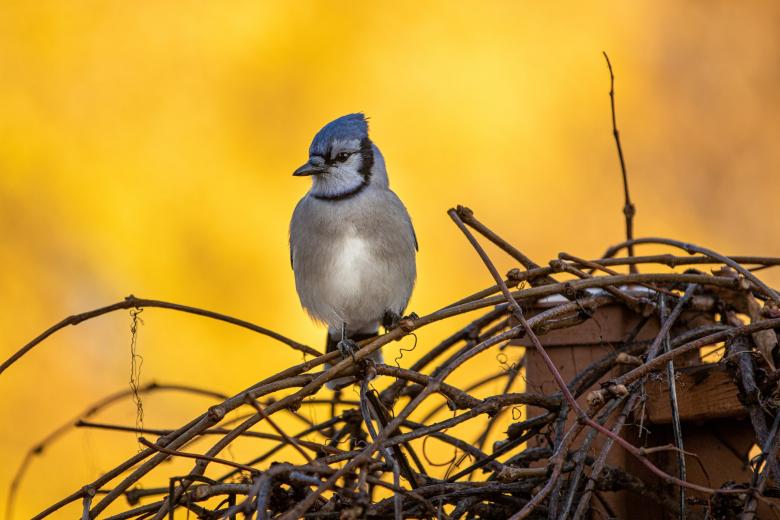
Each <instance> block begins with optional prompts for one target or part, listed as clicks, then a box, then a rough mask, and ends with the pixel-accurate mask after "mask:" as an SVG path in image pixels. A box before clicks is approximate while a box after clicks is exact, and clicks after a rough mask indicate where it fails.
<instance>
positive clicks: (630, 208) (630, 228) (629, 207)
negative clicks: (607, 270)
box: [603, 51, 637, 273]
mask: <svg viewBox="0 0 780 520" xmlns="http://www.w3.org/2000/svg"><path fill="white" fill-rule="evenodd" d="M603 54H604V59H605V60H607V68H608V69H609V105H610V108H611V110H612V135H613V136H614V138H615V146H616V147H617V152H618V158H619V159H620V173H621V174H622V175H623V196H624V198H625V204H624V205H623V215H625V217H626V241H631V240H633V239H634V216H635V215H636V206H634V203H633V202H631V192H630V191H629V190H628V172H627V171H626V160H625V158H624V157H623V146H622V145H621V144H620V132H618V128H617V117H616V116H615V75H614V74H613V72H612V63H611V62H610V61H609V56H608V55H607V53H606V51H605V52H603ZM628 256H634V246H633V245H629V246H628ZM629 269H630V272H631V273H636V272H637V269H636V264H631V265H630V266H629Z"/></svg>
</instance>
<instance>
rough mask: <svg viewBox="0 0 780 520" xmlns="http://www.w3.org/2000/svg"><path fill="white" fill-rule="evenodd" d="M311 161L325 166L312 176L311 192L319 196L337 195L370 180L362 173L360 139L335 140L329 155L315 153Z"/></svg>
mask: <svg viewBox="0 0 780 520" xmlns="http://www.w3.org/2000/svg"><path fill="white" fill-rule="evenodd" d="M309 162H310V163H312V164H316V165H318V166H322V167H324V171H323V172H322V173H320V174H318V175H314V176H313V177H312V182H313V184H312V188H311V192H312V193H313V194H314V195H317V196H323V197H336V196H339V195H342V194H345V193H349V192H351V191H352V190H355V189H357V188H359V187H360V186H361V185H362V184H365V183H367V182H368V179H367V178H366V177H365V176H364V175H363V174H362V173H361V168H362V166H363V158H362V156H361V154H360V141H359V140H357V139H354V140H350V141H334V142H333V144H332V145H331V147H330V150H329V153H328V156H327V157H322V156H318V155H313V156H311V157H310V159H309Z"/></svg>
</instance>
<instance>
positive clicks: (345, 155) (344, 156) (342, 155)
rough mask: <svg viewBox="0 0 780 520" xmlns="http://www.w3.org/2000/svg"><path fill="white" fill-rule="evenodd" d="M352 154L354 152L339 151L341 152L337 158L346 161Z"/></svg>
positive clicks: (339, 160)
mask: <svg viewBox="0 0 780 520" xmlns="http://www.w3.org/2000/svg"><path fill="white" fill-rule="evenodd" d="M350 155H352V154H351V153H349V152H339V153H337V154H336V160H337V161H338V162H344V161H346V160H347V159H349V156H350Z"/></svg>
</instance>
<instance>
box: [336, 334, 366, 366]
mask: <svg viewBox="0 0 780 520" xmlns="http://www.w3.org/2000/svg"><path fill="white" fill-rule="evenodd" d="M336 348H337V349H339V352H341V357H343V358H346V357H347V356H351V357H352V361H353V362H354V361H355V352H357V351H358V348H360V347H358V344H357V343H355V342H354V341H352V340H351V339H349V338H344V339H342V340H341V341H339V342H338V343H337V344H336Z"/></svg>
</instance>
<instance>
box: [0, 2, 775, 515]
mask: <svg viewBox="0 0 780 520" xmlns="http://www.w3.org/2000/svg"><path fill="white" fill-rule="evenodd" d="M602 50H606V51H607V52H609V54H610V56H611V58H612V61H613V65H614V67H615V73H616V76H617V103H618V120H619V126H620V129H621V132H622V136H623V144H624V150H625V152H626V155H627V163H628V168H629V174H630V184H631V190H632V194H633V198H634V199H635V203H636V205H637V207H638V215H637V221H636V222H637V224H636V233H637V235H638V236H648V235H661V236H670V237H674V238H679V239H683V240H687V241H690V242H694V243H697V244H701V245H705V246H708V247H711V248H714V249H717V250H719V251H721V252H724V253H727V254H755V255H774V256H780V226H778V210H777V204H778V200H779V199H780V175H778V173H777V170H778V166H780V147H779V146H778V143H779V142H780V89H779V88H778V81H779V80H780V72H779V70H778V68H779V67H780V4H778V3H777V2H772V1H765V2H741V3H737V2H727V1H715V2H688V3H680V2H673V1H662V2H658V1H638V2H588V3H580V2H571V3H558V2H556V3H554V5H544V6H542V5H539V4H538V3H533V4H532V3H530V2H529V3H526V2H479V3H471V2H386V3H378V2H377V3H373V2H286V1H267V2H257V1H238V0H237V1H233V2H229V3H225V2H195V1H155V2H105V1H83V0H70V1H67V2H55V1H41V2H3V4H2V6H0V71H2V73H1V74H0V239H1V241H0V295H2V297H0V354H2V357H3V358H5V357H7V356H9V355H10V354H11V353H12V352H14V351H15V350H16V349H17V348H19V347H20V346H21V345H23V344H24V343H25V342H26V341H28V340H29V339H31V338H32V337H34V336H35V335H37V334H38V333H39V332H40V331H42V330H43V329H45V328H47V327H48V326H50V325H51V324H53V323H54V322H56V321H58V320H60V319H61V318H63V317H64V316H66V315H69V314H73V313H76V312H81V311H85V310H88V309H91V308H95V307H98V306H102V305H104V304H108V303H111V302H114V301H117V300H120V299H122V298H123V297H124V296H126V295H128V294H130V293H133V294H135V295H138V296H143V297H150V298H159V299H165V300H169V301H174V302H179V303H184V304H189V305H195V306H200V307H205V308H208V309H213V310H218V311H221V312H224V313H227V314H231V315H234V316H237V317H241V318H245V319H248V320H250V321H254V322H256V323H259V324H261V325H264V326H267V327H270V328H272V329H275V330H278V331H281V332H283V333H285V334H287V335H289V336H292V337H294V338H296V339H298V340H299V341H302V342H305V343H307V344H310V345H313V346H315V347H317V348H320V347H321V345H322V343H323V336H324V332H323V330H322V329H321V328H319V327H318V326H316V325H315V324H313V323H311V322H310V321H309V320H308V318H307V317H306V316H305V314H304V312H303V311H301V309H300V307H299V303H298V300H297V296H296V294H295V291H294V285H293V277H292V272H291V270H290V268H289V258H288V250H287V226H288V222H289V216H290V214H291V211H292V209H293V207H294V205H295V203H296V202H297V200H298V199H299V197H300V196H301V195H302V194H303V193H304V192H305V191H306V190H307V189H308V181H307V180H305V179H299V178H293V177H292V176H291V175H290V174H291V172H292V171H293V169H294V168H295V167H297V166H298V165H300V164H301V163H302V162H303V161H305V159H306V151H307V149H308V145H309V142H310V139H311V138H312V136H313V135H314V133H315V132H316V131H317V130H318V129H319V128H320V127H321V126H322V125H323V124H324V123H326V122H328V121H330V120H331V119H333V118H335V117H337V116H340V115H342V114H345V113H349V112H354V111H364V112H365V113H366V114H367V115H369V117H370V118H371V119H370V124H371V134H372V137H373V138H374V140H375V141H376V142H377V143H378V145H379V146H380V148H381V149H382V151H383V152H384V155H385V157H386V159H387V163H388V168H389V172H390V177H391V184H392V186H393V188H394V189H395V190H396V191H397V193H398V194H399V195H400V196H401V198H402V199H403V200H404V201H405V203H406V204H407V206H408V209H409V211H410V213H411V215H412V216H413V219H414V224H415V226H416V228H417V235H418V237H419V241H420V253H419V260H418V262H419V281H418V284H417V288H416V291H415V293H414V297H413V299H412V303H411V305H410V308H411V309H413V310H415V311H417V312H418V313H420V314H424V313H428V312H431V311H433V310H435V309H437V308H439V307H441V306H443V305H445V304H447V303H449V302H451V301H453V300H455V299H458V298H460V297H461V296H463V295H465V294H467V293H469V292H472V291H474V290H477V289H480V288H482V287H483V286H485V285H488V284H489V282H490V278H489V274H488V273H487V272H486V271H485V270H484V268H483V267H482V266H481V263H480V262H479V259H478V258H477V257H476V255H475V254H474V253H473V251H472V250H471V249H470V248H469V246H468V244H467V243H466V242H465V240H464V239H463V238H462V237H461V236H460V235H459V232H458V231H457V230H456V229H455V227H454V226H453V225H452V224H451V222H450V221H449V219H448V218H447V216H446V213H445V212H446V210H447V208H449V207H451V206H453V205H455V204H465V205H468V206H470V207H472V208H473V209H474V210H475V211H476V213H477V215H478V216H479V217H480V218H481V219H482V220H483V221H484V222H486V223H487V224H489V225H491V226H492V227H493V228H494V229H495V230H496V231H498V232H500V233H501V234H503V235H504V236H505V237H506V238H507V239H509V240H510V241H511V242H513V243H514V244H516V245H517V246H518V247H519V248H520V249H522V250H523V251H525V252H526V253H527V254H529V255H530V256H531V257H533V258H535V259H537V261H538V262H540V263H544V262H546V261H547V260H548V259H550V258H553V257H555V256H556V255H557V253H558V252H559V251H567V252H570V253H573V254H577V255H579V256H583V257H594V258H597V257H599V256H600V255H601V253H602V252H603V250H604V249H605V248H606V247H607V246H609V245H610V244H612V243H615V242H617V241H619V240H621V238H622V237H623V220H622V213H621V209H622V204H623V201H622V187H621V183H620V176H619V169H618V163H617V158H616V154H615V149H614V143H613V141H612V136H611V128H610V119H609V99H608V96H607V92H608V86H609V82H608V74H607V70H606V68H605V64H604V60H603V57H602V55H601V51H602ZM640 251H648V250H647V249H644V250H640ZM496 260H497V261H498V264H499V265H500V266H501V267H502V269H506V268H509V267H511V266H512V264H511V262H509V261H508V260H507V259H506V258H504V257H501V256H500V255H498V254H497V255H496ZM764 278H765V279H766V280H768V281H769V282H771V283H773V284H774V285H775V286H777V285H778V282H780V277H778V274H777V273H772V272H771V271H767V272H765V274H764ZM141 318H142V319H143V324H142V325H141V326H140V328H139V335H138V350H139V353H140V354H141V355H142V356H143V358H144V363H143V367H142V374H141V383H144V382H150V381H159V382H166V383H187V382H190V383H197V384H198V385H200V386H203V387H206V388H210V389H215V390H220V391H223V392H235V391H238V390H240V389H242V388H244V387H246V386H248V385H250V384H252V383H254V382H255V381H257V380H259V379H261V378H263V377H265V376H267V375H268V374H270V373H272V372H274V371H276V370H278V369H280V368H282V367H284V366H287V365H290V364H292V363H296V362H298V361H300V355H299V354H296V353H293V352H292V351H290V350H289V349H286V348H283V347H280V346H278V345H277V344H275V343H273V342H272V341H271V340H269V339H266V338H263V337H260V336H257V335H254V334H252V333H249V332H246V331H240V330H234V329H233V328H231V327H228V326H225V325H220V324H216V323H211V322H208V321H204V320H202V319H198V318H193V317H188V316H183V315H178V314H175V313H171V312H168V311H164V310H155V309H148V310H147V311H145V312H144V313H143V314H142V315H141ZM129 327H130V316H129V314H128V313H127V312H120V313H115V314H113V315H110V316H106V317H103V318H100V319H98V320H94V321H91V322H88V323H85V324H82V325H80V326H78V327H72V328H70V329H67V330H65V331H64V332H62V333H60V334H58V335H56V336H55V337H53V338H52V339H50V340H49V341H47V342H45V343H44V344H42V345H41V346H40V347H39V348H38V349H37V350H35V351H33V353H31V354H30V355H28V356H26V357H25V358H23V359H22V360H21V361H20V362H19V363H18V364H17V365H15V366H13V367H12V368H11V369H10V370H9V371H7V372H6V373H4V374H3V375H2V376H1V377H0V417H2V423H0V424H2V426H0V460H2V461H3V464H0V500H2V502H5V498H6V497H7V492H6V490H7V486H8V484H9V482H10V480H11V478H12V476H13V473H14V472H15V470H16V468H17V466H18V464H19V463H20V462H21V459H22V457H23V454H24V452H25V451H26V450H27V449H28V448H29V447H30V446H32V445H33V444H34V443H36V442H37V441H39V440H40V439H41V438H43V437H44V436H45V435H46V434H47V433H48V432H50V431H51V430H52V429H53V428H55V427H57V426H58V425H60V424H62V423H63V422H65V421H67V420H68V419H69V418H72V417H73V416H75V415H77V414H78V413H79V412H80V411H81V410H83V409H84V408H85V406H86V405H87V404H89V403H91V402H92V401H94V400H96V399H97V398H99V397H102V396H104V395H106V394H108V393H111V392H114V391H118V390H123V389H126V388H127V386H128V378H129V372H130V354H129V347H130V335H129V331H128V330H129ZM438 327H439V328H437V327H431V328H430V329H427V330H423V331H421V332H420V334H419V336H420V343H419V345H418V349H420V350H422V351H424V349H425V348H429V347H430V345H431V343H432V342H433V341H434V340H435V339H437V338H440V337H442V335H443V334H444V332H445V331H446V330H447V328H446V327H443V326H438ZM399 346H400V345H399V344H394V345H391V346H390V347H388V355H387V357H392V356H394V354H393V353H394V352H397V350H398V347H399ZM417 355H419V351H418V352H417V353H411V354H407V356H408V357H406V358H404V361H402V364H404V363H406V362H407V360H411V359H414V358H415V357H416V356H417ZM496 365H497V360H496V359H495V357H494V355H493V356H492V357H491V356H487V357H485V358H484V368H485V371H486V373H487V372H488V371H491V370H495V368H496ZM211 403H212V401H210V400H209V399H206V398H187V399H184V398H180V397H178V396H176V395H168V394H164V393H161V394H160V395H155V396H149V397H148V398H147V399H145V410H146V417H145V424H146V425H147V426H153V427H170V426H174V425H177V424H179V423H181V422H183V421H184V420H187V419H189V418H191V417H192V416H193V415H195V414H197V413H199V412H201V411H202V410H203V409H204V408H205V407H206V406H208V405H210V404H211ZM134 418H135V408H134V406H133V404H132V403H131V402H130V401H122V402H120V403H118V404H116V405H115V406H113V407H111V408H110V409H109V410H107V411H106V413H105V414H104V415H103V416H101V419H104V420H106V421H113V422H117V423H122V424H132V423H133V421H134ZM137 449H138V445H137V444H136V442H135V440H134V438H133V437H132V435H128V434H119V433H100V432H95V431H84V430H78V431H73V432H71V433H68V434H66V435H65V436H64V437H63V438H62V439H61V440H60V441H59V442H58V443H57V444H56V445H53V446H52V447H51V448H50V449H48V450H47V451H46V453H45V454H44V455H45V456H44V457H42V458H40V459H38V460H36V461H35V462H34V463H33V464H32V465H31V467H30V469H29V472H28V474H27V476H26V479H25V481H24V483H23V484H22V487H21V488H20V490H19V496H18V499H17V507H16V518H28V517H30V516H31V515H32V514H34V513H37V512H38V511H40V510H41V509H42V508H43V507H44V506H46V505H47V504H49V503H52V502H54V501H56V500H58V499H59V498H62V497H63V496H65V495H67V494H69V493H70V492H72V491H74V490H76V489H78V488H79V487H80V486H81V485H83V484H84V483H86V482H88V481H91V480H93V479H94V478H96V477H97V476H99V475H100V474H101V473H102V472H104V471H106V470H107V469H109V468H111V467H112V466H114V465H115V464H117V463H118V462H120V461H121V460H124V459H125V458H126V457H127V456H128V455H131V454H132V453H134V452H135V451H136V450H137ZM444 458H445V459H446V457H444ZM3 506H4V504H3ZM58 515H62V516H68V515H70V516H69V517H73V516H75V515H76V509H70V510H66V511H65V512H60V513H58ZM58 517H60V516H58Z"/></svg>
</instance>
